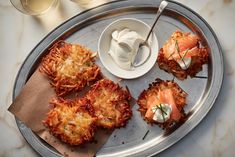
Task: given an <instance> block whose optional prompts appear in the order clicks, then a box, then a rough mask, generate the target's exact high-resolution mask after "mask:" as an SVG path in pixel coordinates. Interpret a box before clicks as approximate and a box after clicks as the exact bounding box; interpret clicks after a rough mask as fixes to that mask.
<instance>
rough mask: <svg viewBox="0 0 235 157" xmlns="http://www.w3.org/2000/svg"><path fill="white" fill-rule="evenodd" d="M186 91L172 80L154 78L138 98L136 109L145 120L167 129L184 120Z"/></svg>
mask: <svg viewBox="0 0 235 157" xmlns="http://www.w3.org/2000/svg"><path fill="white" fill-rule="evenodd" d="M186 97H187V93H186V92H184V91H183V90H182V89H181V88H180V87H179V85H178V84H177V83H175V82H173V81H163V80H161V79H156V82H153V83H152V84H150V86H149V88H148V89H147V90H144V91H143V92H142V93H141V94H140V96H139V98H138V100H137V104H138V105H139V109H138V111H140V113H141V116H142V117H143V119H144V120H145V121H147V122H148V123H150V124H154V123H155V124H158V125H159V126H160V127H162V128H163V129H168V128H170V127H172V126H173V125H174V124H176V123H178V122H180V121H182V120H184V117H185V114H184V109H183V108H184V106H185V105H186Z"/></svg>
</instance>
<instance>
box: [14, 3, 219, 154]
mask: <svg viewBox="0 0 235 157" xmlns="http://www.w3.org/2000/svg"><path fill="white" fill-rule="evenodd" d="M159 3H160V0H145V1H142V0H129V1H116V2H111V3H108V4H105V5H102V6H99V7H96V8H93V9H91V10H88V11H85V12H83V13H81V14H79V15H77V16H75V17H73V18H71V19H69V20H68V21H66V22H65V23H63V24H61V25H60V26H58V27H57V28H55V29H54V30H53V31H52V32H51V33H50V34H48V35H47V36H46V37H45V38H44V39H43V40H42V41H41V42H40V43H39V44H38V45H37V46H36V47H35V48H34V49H33V50H32V52H31V53H30V54H29V56H28V57H27V58H26V60H25V62H24V63H23V65H22V67H21V69H20V71H19V73H18V76H17V78H16V82H15V87H14V92H13V100H14V99H15V97H16V96H17V95H18V94H19V92H20V90H21V89H22V87H23V86H24V84H25V83H26V81H27V79H28V78H29V77H30V75H31V74H32V73H33V72H34V71H35V69H36V68H37V66H38V64H39V62H40V59H41V57H43V56H44V55H45V52H46V51H45V50H46V49H47V48H48V47H50V46H51V45H52V44H53V43H54V42H56V41H57V40H66V41H68V42H72V43H80V44H83V45H85V46H87V47H89V48H90V49H92V50H93V51H97V44H98V39H99V36H100V34H101V32H102V31H103V29H104V28H105V27H106V26H107V25H108V24H110V23H111V22H112V21H114V20H116V19H119V18H123V17H131V18H137V19H140V20H142V21H144V22H146V23H147V24H149V25H151V24H152V22H153V19H154V17H155V14H156V12H157V7H158V6H159ZM176 29H181V30H183V31H190V32H193V33H196V34H198V35H199V36H200V37H201V39H202V44H203V45H207V48H208V50H209V51H210V54H211V55H210V60H209V64H208V65H205V66H204V67H203V71H201V72H200V73H199V74H198V76H202V77H203V78H193V79H191V78H188V79H187V80H185V81H179V80H175V81H176V82H177V83H178V84H179V85H180V86H181V87H182V88H183V89H184V90H185V91H186V92H187V93H188V94H189V96H188V98H187V103H188V105H187V106H186V107H185V112H186V113H187V114H188V119H187V121H186V122H185V123H183V124H181V125H180V126H179V127H178V128H176V129H175V130H174V131H172V132H164V131H163V130H162V129H160V128H159V127H158V126H151V125H148V124H146V122H144V121H143V119H142V118H141V116H140V113H139V112H137V108H138V105H137V104H135V102H134V104H133V105H134V106H133V113H134V114H133V117H132V119H131V120H130V121H129V123H128V125H127V126H126V128H121V129H116V130H115V131H114V132H113V134H112V135H111V136H110V138H109V140H108V141H107V143H106V144H105V145H104V146H103V147H102V148H101V149H100V151H99V152H98V153H97V156H104V157H106V156H118V157H120V156H151V155H154V154H157V153H159V152H161V151H163V150H164V149H166V148H168V147H169V146H171V145H173V144H174V143H176V142H177V141H179V140H180V139H181V138H182V137H184V136H185V135H186V134H187V133H189V132H190V131H191V130H192V129H193V128H194V127H195V126H196V125H197V124H198V123H199V122H200V121H201V120H202V119H203V118H204V117H205V115H206V114H207V113H208V111H209V110H210V108H211V107H212V106H213V103H214V101H215V99H216V97H217V95H218V93H219V90H220V87H221V84H222V79H223V59H222V51H221V47H220V44H219V42H218V40H217V38H216V35H215V34H214V32H213V30H212V29H211V27H210V26H209V25H208V24H207V23H206V21H205V20H204V19H203V18H202V17H200V16H199V15H198V14H196V13H195V12H194V11H192V10H191V9H189V8H187V7H185V6H183V5H182V4H179V3H177V2H173V1H169V6H168V7H167V8H166V10H165V11H164V14H163V15H162V16H161V18H160V21H159V22H158V24H157V27H156V28H155V29H154V32H155V33H156V35H157V37H158V41H159V46H160V47H161V46H162V45H163V43H164V42H165V41H166V40H167V39H168V38H169V36H170V35H171V33H172V32H173V31H175V30H176ZM97 64H99V65H100V66H101V67H102V72H103V73H104V75H105V76H107V77H108V78H109V79H112V80H114V81H117V80H118V78H116V77H115V76H113V75H111V74H110V73H109V72H108V71H107V70H106V69H105V68H104V67H103V66H102V64H101V63H100V61H99V59H98V60H97ZM157 77H159V78H161V79H163V80H170V79H172V75H170V74H168V73H166V72H164V71H163V70H160V69H159V68H158V66H157V64H156V65H155V66H154V67H153V68H152V69H151V70H150V71H149V72H148V73H147V74H146V75H144V76H143V77H140V78H137V79H133V80H122V81H121V84H122V85H124V86H125V85H127V86H128V87H129V89H130V92H131V93H132V96H133V97H134V98H135V99H137V98H138V95H139V94H140V92H141V91H142V90H144V89H146V88H147V87H148V84H149V83H151V82H153V81H154V80H155V79H156V78H157ZM16 122H17V125H18V127H19V129H20V131H21V133H22V135H23V136H24V137H25V139H26V140H27V141H28V143H29V144H30V145H31V146H32V147H33V148H34V149H35V150H36V151H37V152H38V153H39V154H40V155H42V156H45V157H58V156H62V155H60V154H59V153H58V152H57V151H56V150H55V149H54V148H52V147H50V146H49V145H48V144H46V143H45V142H43V141H42V140H41V139H40V138H38V137H37V136H36V135H35V134H34V133H33V132H32V131H31V130H30V129H29V128H27V127H26V126H25V125H24V124H23V123H22V122H21V121H19V120H17V119H16ZM147 130H149V133H148V135H147V136H146V138H145V139H143V137H144V135H145V133H146V131H147Z"/></svg>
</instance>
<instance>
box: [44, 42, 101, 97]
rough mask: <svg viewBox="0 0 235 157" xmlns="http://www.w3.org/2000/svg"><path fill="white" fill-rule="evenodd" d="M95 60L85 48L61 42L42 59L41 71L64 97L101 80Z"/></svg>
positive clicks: (58, 93) (59, 94)
mask: <svg viewBox="0 0 235 157" xmlns="http://www.w3.org/2000/svg"><path fill="white" fill-rule="evenodd" d="M93 58H94V53H92V52H91V51H90V50H88V49H86V48H85V47H83V46H81V45H78V44H69V43H66V42H64V41H60V42H58V43H56V44H54V45H53V47H52V48H50V52H49V54H48V55H46V56H45V57H44V58H43V59H42V63H41V66H40V68H39V70H40V71H41V72H43V73H45V74H47V75H48V77H49V78H50V79H51V85H52V86H53V87H54V88H55V91H56V93H57V95H58V96H63V95H66V94H67V93H69V92H71V91H79V90H81V89H83V88H84V87H85V86H86V85H87V84H89V83H90V82H92V81H95V80H97V79H99V77H100V76H101V75H100V68H99V67H98V66H97V65H96V64H94V59H93Z"/></svg>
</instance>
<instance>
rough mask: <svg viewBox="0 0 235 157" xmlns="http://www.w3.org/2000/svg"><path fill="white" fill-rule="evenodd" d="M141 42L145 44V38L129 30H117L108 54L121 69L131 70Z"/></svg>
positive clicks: (113, 35)
mask: <svg viewBox="0 0 235 157" xmlns="http://www.w3.org/2000/svg"><path fill="white" fill-rule="evenodd" d="M141 42H144V39H143V37H142V36H141V35H140V34H138V33H137V32H135V31H132V30H130V29H129V28H124V29H123V30H120V31H118V30H115V31H114V32H113V33H112V39H111V44H110V50H109V52H108V53H109V54H110V55H111V57H112V58H113V60H114V62H115V63H116V64H117V65H118V66H119V67H120V68H122V69H125V70H131V69H132V64H133V62H134V61H135V57H136V55H137V51H138V48H139V44H140V43H141Z"/></svg>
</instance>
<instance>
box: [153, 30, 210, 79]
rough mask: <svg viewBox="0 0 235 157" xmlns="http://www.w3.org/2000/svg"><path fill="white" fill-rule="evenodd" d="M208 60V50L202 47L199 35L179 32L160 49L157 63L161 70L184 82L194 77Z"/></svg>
mask: <svg viewBox="0 0 235 157" xmlns="http://www.w3.org/2000/svg"><path fill="white" fill-rule="evenodd" d="M208 59H209V53H208V50H207V49H206V48H205V47H202V45H201V44H200V38H199V37H198V36H197V35H195V34H192V33H185V32H182V31H179V30H177V31H175V32H174V33H173V34H172V35H171V37H170V38H169V39H168V40H167V41H166V43H165V44H164V45H163V47H162V48H161V49H160V51H159V54H158V58H157V63H158V65H159V67H160V69H162V70H165V71H167V72H169V73H172V74H173V75H174V76H176V77H177V78H178V79H180V80H183V79H186V78H187V76H190V77H194V76H195V75H196V74H197V73H198V72H199V71H201V70H202V66H203V64H207V63H208Z"/></svg>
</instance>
